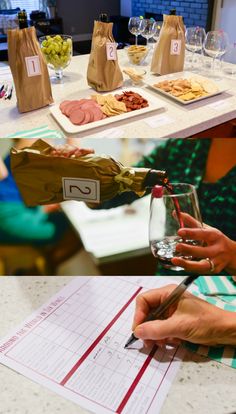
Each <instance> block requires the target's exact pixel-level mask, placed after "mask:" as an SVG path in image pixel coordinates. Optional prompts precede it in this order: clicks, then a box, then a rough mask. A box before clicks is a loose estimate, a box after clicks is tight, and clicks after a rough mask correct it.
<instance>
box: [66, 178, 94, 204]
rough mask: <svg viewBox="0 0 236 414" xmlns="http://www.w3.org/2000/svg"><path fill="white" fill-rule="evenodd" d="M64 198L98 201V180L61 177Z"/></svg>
mask: <svg viewBox="0 0 236 414" xmlns="http://www.w3.org/2000/svg"><path fill="white" fill-rule="evenodd" d="M62 189H63V198H64V200H78V201H92V202H93V203H100V181H97V180H90V179H85V178H70V177H63V178H62Z"/></svg>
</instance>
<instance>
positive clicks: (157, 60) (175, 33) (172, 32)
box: [151, 15, 185, 75]
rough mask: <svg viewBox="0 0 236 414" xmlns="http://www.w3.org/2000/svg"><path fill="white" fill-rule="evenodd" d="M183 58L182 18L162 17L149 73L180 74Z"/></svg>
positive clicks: (173, 16) (183, 31) (183, 35)
mask: <svg viewBox="0 0 236 414" xmlns="http://www.w3.org/2000/svg"><path fill="white" fill-rule="evenodd" d="M184 57H185V30H184V23H183V18H182V16H175V15H170V16H167V15H164V22H163V26H162V28H161V32H160V37H159V41H158V43H157V44H156V47H155V50H154V53H153V57H152V63H151V71H152V72H153V73H157V74H159V75H166V74H168V73H174V72H182V71H183V68H184Z"/></svg>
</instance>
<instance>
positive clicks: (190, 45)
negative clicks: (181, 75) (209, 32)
mask: <svg viewBox="0 0 236 414" xmlns="http://www.w3.org/2000/svg"><path fill="white" fill-rule="evenodd" d="M205 38H206V32H205V29H204V28H203V27H198V26H197V27H188V28H187V29H186V32H185V46H186V49H187V50H188V51H190V52H192V61H191V66H192V67H193V62H194V55H195V53H196V52H202V50H203V44H204V41H205Z"/></svg>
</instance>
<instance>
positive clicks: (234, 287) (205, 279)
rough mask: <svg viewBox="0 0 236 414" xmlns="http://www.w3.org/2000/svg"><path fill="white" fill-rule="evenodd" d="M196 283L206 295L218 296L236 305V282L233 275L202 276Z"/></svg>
mask: <svg viewBox="0 0 236 414" xmlns="http://www.w3.org/2000/svg"><path fill="white" fill-rule="evenodd" d="M196 284H197V285H198V287H199V290H200V292H201V293H203V294H204V295H206V296H216V297H218V298H220V299H221V300H222V301H223V302H227V303H231V304H232V305H235V307H236V282H234V281H233V278H232V277H231V276H201V277H199V278H198V279H197V281H196Z"/></svg>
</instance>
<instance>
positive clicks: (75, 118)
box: [69, 108, 85, 125]
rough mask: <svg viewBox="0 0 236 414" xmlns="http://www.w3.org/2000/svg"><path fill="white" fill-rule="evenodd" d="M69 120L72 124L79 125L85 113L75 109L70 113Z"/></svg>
mask: <svg viewBox="0 0 236 414" xmlns="http://www.w3.org/2000/svg"><path fill="white" fill-rule="evenodd" d="M69 118H70V121H71V122H72V124H74V125H81V124H82V123H83V121H84V118H85V113H84V111H82V110H81V109H78V108H75V109H74V110H73V111H72V112H71V114H70V116H69Z"/></svg>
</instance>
